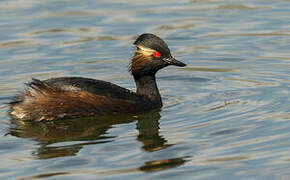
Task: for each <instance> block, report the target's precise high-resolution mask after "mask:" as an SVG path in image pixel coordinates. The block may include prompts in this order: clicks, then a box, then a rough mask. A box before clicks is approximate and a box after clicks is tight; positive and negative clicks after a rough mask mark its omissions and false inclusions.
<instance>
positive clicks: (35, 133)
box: [0, 0, 290, 180]
mask: <svg viewBox="0 0 290 180" xmlns="http://www.w3.org/2000/svg"><path fill="white" fill-rule="evenodd" d="M143 32H151V33H155V34H157V35H159V36H161V37H162V38H164V39H165V40H166V41H167V42H168V44H169V47H170V48H171V50H172V54H173V55H174V56H175V58H176V59H178V60H180V61H182V62H185V63H186V64H188V66H187V67H185V68H174V67H170V68H167V69H164V70H162V71H161V72H159V73H158V85H159V89H160V90H161V94H162V97H163V103H164V107H163V108H162V109H161V110H160V111H159V110H156V111H152V112H149V113H143V114H139V115H137V116H129V115H128V116H120V117H118V116H114V117H104V118H99V119H94V118H88V119H81V120H66V121H61V122H56V123H39V124H29V123H26V124H24V123H21V122H15V121H12V120H11V119H10V118H9V116H8V115H7V111H8V108H7V106H6V105H5V103H7V102H9V101H10V99H11V97H13V95H14V94H15V93H17V92H19V91H21V90H23V89H24V83H25V82H27V81H29V80H30V79H31V78H32V77H35V78H39V79H47V78H51V77H58V76H83V77H90V78H96V79H102V80H106V81H111V82H114V83H116V84H119V85H121V86H123V87H126V88H130V89H134V88H135V85H134V81H133V79H132V77H131V76H130V74H129V73H128V72H127V67H128V63H129V59H130V57H131V56H132V52H133V51H134V47H133V46H132V43H133V41H134V39H135V38H136V37H137V35H139V34H141V33H143ZM289 48H290V1H287V0H269V1H267V0H252V1H249V0H245V1H234V0H232V1H230V0H221V1H218V0H181V1H161V0H157V1H152V0H149V1H148V0H146V1H145V0H140V1H128V0H111V1H92V0H86V1H75V0H60V1H54V0H52V1H38V0H22V1H17V0H3V1H1V2H0V77H1V78H0V123H1V126H0V159H1V164H0V179H32V178H35V179H38V178H39V179H178V178H180V179H188V180H191V179H213V178H215V179H289V178H290V173H289V169H290V141H289V137H290V121H289V120H290V93H289V92H290V75H289V74H290V51H289Z"/></svg>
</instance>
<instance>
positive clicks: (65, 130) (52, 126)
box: [10, 110, 170, 159]
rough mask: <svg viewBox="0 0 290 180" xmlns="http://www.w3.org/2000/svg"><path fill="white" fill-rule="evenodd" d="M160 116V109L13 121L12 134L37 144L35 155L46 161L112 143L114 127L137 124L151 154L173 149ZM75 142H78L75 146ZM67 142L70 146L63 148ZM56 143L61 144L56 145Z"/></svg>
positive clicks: (146, 148)
mask: <svg viewBox="0 0 290 180" xmlns="http://www.w3.org/2000/svg"><path fill="white" fill-rule="evenodd" d="M160 117H161V116H160V114H159V110H158V111H151V112H147V113H142V114H139V115H136V116H132V115H124V116H106V117H102V118H82V119H81V120H80V119H68V120H61V121H54V122H40V123H39V122H38V123H33V122H23V121H19V120H13V121H12V124H13V127H12V128H11V129H10V134H11V135H13V136H16V137H21V138H30V139H33V140H35V141H37V142H38V143H39V148H38V149H37V150H36V151H35V152H34V153H33V155H34V156H35V157H37V158H39V159H47V158H55V157H63V156H74V155H76V154H77V153H78V152H79V150H80V149H81V148H82V147H83V146H85V145H91V144H100V143H108V142H112V141H114V138H115V137H114V136H110V134H108V133H107V131H108V130H109V129H110V128H111V127H112V126H113V125H117V124H124V123H131V122H134V121H137V130H138V131H139V135H138V137H137V140H138V141H140V142H142V144H143V146H142V148H143V149H144V150H145V151H149V152H152V151H156V150H160V149H164V148H166V147H168V146H170V145H169V144H166V142H167V141H166V140H165V138H163V137H162V136H160V135H159V122H158V121H159V119H160ZM76 141H77V142H78V143H75V142H76ZM64 142H67V143H68V144H65V145H64ZM79 142H80V143H79ZM55 143H60V144H59V146H57V144H55ZM52 144H53V145H52Z"/></svg>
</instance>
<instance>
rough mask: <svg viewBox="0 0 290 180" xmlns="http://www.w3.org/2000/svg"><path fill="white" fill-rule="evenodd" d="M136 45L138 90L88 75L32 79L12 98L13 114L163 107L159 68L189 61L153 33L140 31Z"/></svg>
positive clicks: (53, 115) (51, 115)
mask: <svg viewBox="0 0 290 180" xmlns="http://www.w3.org/2000/svg"><path fill="white" fill-rule="evenodd" d="M134 45H136V47H137V49H136V51H135V53H134V56H133V58H132V60H131V64H130V66H129V71H130V72H131V74H132V75H133V77H134V80H135V83H136V87H137V91H136V93H135V92H131V91H130V90H128V89H125V88H122V87H120V86H118V85H115V84H112V83H110V82H105V81H100V80H95V79H89V78H81V77H60V78H52V79H48V80H44V81H40V80H37V79H32V82H30V83H28V84H27V86H28V88H27V90H26V91H25V92H24V93H22V94H20V95H18V96H16V97H15V98H14V99H13V100H12V101H11V102H10V107H11V110H10V114H11V115H12V117H13V118H15V119H21V120H31V121H44V120H57V119H63V118H77V117H88V116H99V115H106V114H124V113H136V112H142V111H146V110H151V109H155V108H160V107H161V106H162V101H161V97H160V94H159V91H158V88H157V84H156V80H155V74H156V72H157V71H158V70H160V69H162V68H164V67H166V66H168V65H175V66H186V65H185V64H184V63H182V62H180V61H177V60H176V59H174V58H173V57H172V56H171V53H170V50H169V48H168V46H167V44H166V43H165V42H164V41H163V40H162V39H161V38H159V37H157V36H156V35H154V34H149V33H146V34H142V35H140V36H139V37H138V38H137V39H136V41H135V42H134Z"/></svg>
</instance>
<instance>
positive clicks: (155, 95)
mask: <svg viewBox="0 0 290 180" xmlns="http://www.w3.org/2000/svg"><path fill="white" fill-rule="evenodd" d="M133 76H134V80H135V83H136V87H137V91H136V93H137V94H140V95H143V96H145V97H147V98H149V99H150V101H151V102H152V103H154V104H155V105H157V106H158V107H161V106H162V100H161V96H160V93H159V90H158V87H157V84H156V78H155V74H150V75H143V76H137V75H134V74H133Z"/></svg>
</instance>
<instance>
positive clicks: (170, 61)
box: [163, 58, 186, 67]
mask: <svg viewBox="0 0 290 180" xmlns="http://www.w3.org/2000/svg"><path fill="white" fill-rule="evenodd" d="M163 61H165V62H167V63H168V65H174V66H181V67H183V66H186V64H184V63H183V62H180V61H178V60H176V59H174V58H163Z"/></svg>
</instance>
